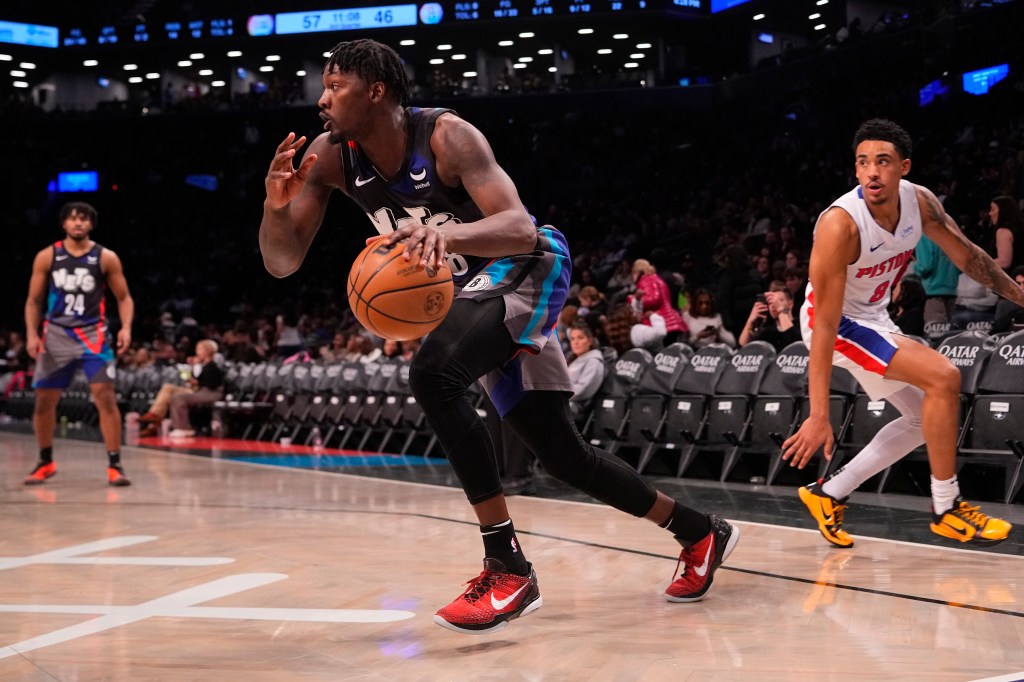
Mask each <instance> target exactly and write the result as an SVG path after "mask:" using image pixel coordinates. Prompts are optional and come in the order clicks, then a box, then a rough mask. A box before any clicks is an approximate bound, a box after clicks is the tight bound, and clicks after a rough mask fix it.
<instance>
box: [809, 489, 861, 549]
mask: <svg viewBox="0 0 1024 682" xmlns="http://www.w3.org/2000/svg"><path fill="white" fill-rule="evenodd" d="M798 493H799V495H800V501H801V502H803V503H804V504H805V505H807V511H809V512H811V516H813V517H814V520H815V521H817V522H818V530H820V531H821V534H822V535H823V536H824V537H825V539H826V540H828V541H829V542H831V543H832V544H833V545H835V546H836V547H843V548H846V547H853V538H852V537H850V534H849V533H847V532H846V531H845V530H843V512H844V511H846V505H845V504H844V502H846V500H845V499H844V500H837V499H835V498H834V497H830V496H828V495H826V494H825V493H824V492H823V491H822V489H821V483H820V482H818V483H811V484H810V485H805V486H804V487H802V488H800V490H799V491H798Z"/></svg>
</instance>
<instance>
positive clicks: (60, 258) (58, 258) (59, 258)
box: [55, 256, 67, 260]
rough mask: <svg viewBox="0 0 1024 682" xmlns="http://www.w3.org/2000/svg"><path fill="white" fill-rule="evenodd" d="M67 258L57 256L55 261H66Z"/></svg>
mask: <svg viewBox="0 0 1024 682" xmlns="http://www.w3.org/2000/svg"><path fill="white" fill-rule="evenodd" d="M66 259H67V256H57V258H56V259H55V260H66Z"/></svg>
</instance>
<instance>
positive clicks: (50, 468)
mask: <svg viewBox="0 0 1024 682" xmlns="http://www.w3.org/2000/svg"><path fill="white" fill-rule="evenodd" d="M56 475H57V465H56V464H54V463H53V462H47V463H46V464H43V463H42V462H40V463H39V464H37V465H36V468H35V469H33V470H32V473H31V474H29V475H28V476H26V477H25V485H40V484H42V483H43V482H44V481H45V480H46V479H48V478H53V477H54V476H56Z"/></svg>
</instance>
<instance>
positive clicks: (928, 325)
mask: <svg viewBox="0 0 1024 682" xmlns="http://www.w3.org/2000/svg"><path fill="white" fill-rule="evenodd" d="M914 256H915V259H914V265H913V267H914V274H915V275H917V276H918V277H920V278H921V285H922V286H923V287H924V330H925V332H926V333H925V336H927V337H929V338H937V337H938V336H940V335H942V334H943V333H944V332H945V331H946V330H948V329H949V325H950V324H951V323H952V320H953V308H954V307H955V305H956V286H957V280H958V279H959V276H960V270H959V269H958V268H957V267H956V266H955V265H953V261H951V260H949V256H947V255H946V253H945V251H943V250H942V249H940V248H939V247H938V246H937V245H936V244H935V242H933V241H932V240H931V239H929V238H928V237H926V236H924V235H922V236H921V241H919V242H918V243H917V248H916V249H915V250H914Z"/></svg>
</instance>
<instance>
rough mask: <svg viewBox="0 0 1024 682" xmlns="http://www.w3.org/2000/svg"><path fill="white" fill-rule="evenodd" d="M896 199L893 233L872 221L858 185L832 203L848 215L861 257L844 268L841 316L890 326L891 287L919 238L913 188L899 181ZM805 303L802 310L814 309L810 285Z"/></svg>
mask: <svg viewBox="0 0 1024 682" xmlns="http://www.w3.org/2000/svg"><path fill="white" fill-rule="evenodd" d="M899 197H900V218H899V222H898V223H897V224H896V230H895V231H894V232H892V233H890V232H889V231H888V230H886V229H884V228H883V227H882V226H881V225H879V224H878V223H877V222H875V219H874V217H873V216H872V215H871V212H870V211H869V210H868V205H867V203H866V202H865V201H864V194H863V191H862V190H861V188H860V187H859V186H858V187H855V188H854V189H852V190H850V191H849V192H847V193H846V194H844V195H843V196H841V197H839V198H838V199H836V200H835V201H834V202H833V203H832V206H838V207H839V208H841V209H843V210H844V211H846V212H847V213H849V214H850V216H851V217H852V218H853V222H854V223H856V225H857V232H859V233H860V256H859V257H858V258H857V260H856V261H854V262H853V263H851V264H850V265H848V266H847V268H846V294H845V297H844V300H843V316H844V317H848V318H850V319H854V320H866V321H878V322H881V323H884V324H886V325H887V326H888V325H889V324H890V322H889V320H890V318H889V313H888V311H887V307H888V305H889V299H890V297H891V296H892V290H893V287H895V286H896V283H897V282H898V281H899V280H900V278H901V277H902V276H903V273H904V272H906V270H907V266H908V265H910V261H911V259H912V258H913V256H914V248H915V247H916V246H917V242H918V241H919V240H920V239H921V209H920V206H919V205H918V201H917V189H916V186H915V185H914V184H913V183H911V182H907V181H906V180H900V189H899ZM832 206H830V207H829V208H831V207H832ZM826 210H827V209H826ZM819 219H820V217H819ZM806 300H807V303H806V305H805V308H813V305H814V295H813V287H812V286H811V283H810V282H808V283H807V296H806Z"/></svg>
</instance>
